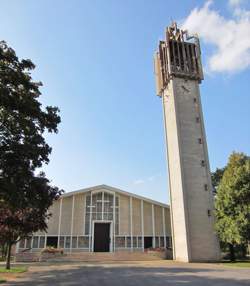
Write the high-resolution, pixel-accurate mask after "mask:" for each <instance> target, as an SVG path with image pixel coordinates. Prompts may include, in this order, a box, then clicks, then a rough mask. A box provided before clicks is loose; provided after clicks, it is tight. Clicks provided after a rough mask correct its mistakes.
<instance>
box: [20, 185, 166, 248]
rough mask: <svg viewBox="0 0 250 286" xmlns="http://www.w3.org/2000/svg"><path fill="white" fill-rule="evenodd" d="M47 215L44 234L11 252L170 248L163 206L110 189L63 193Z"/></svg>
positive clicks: (164, 207)
mask: <svg viewBox="0 0 250 286" xmlns="http://www.w3.org/2000/svg"><path fill="white" fill-rule="evenodd" d="M50 212H51V213H52V216H51V218H50V219H49V221H48V230H47V233H42V232H39V233H35V234H34V236H32V237H30V239H25V240H23V241H21V242H20V243H19V245H18V249H17V252H22V251H24V250H25V249H26V250H28V251H30V252H37V251H41V249H43V248H45V247H48V246H52V247H55V248H60V249H63V250H64V252H65V253H72V252H116V251H144V249H147V248H158V247H161V248H167V247H171V227H170V209H169V206H168V205H166V204H162V203H159V202H156V201H153V200H151V199H147V198H144V197H141V196H138V195H135V194H132V193H128V192H125V191H122V190H120V189H117V188H114V187H110V186H106V185H100V186H95V187H91V188H86V189H82V190H78V191H74V192H69V193H65V194H63V195H62V196H61V198H60V199H59V200H57V201H55V202H54V204H53V205H52V207H51V209H50Z"/></svg>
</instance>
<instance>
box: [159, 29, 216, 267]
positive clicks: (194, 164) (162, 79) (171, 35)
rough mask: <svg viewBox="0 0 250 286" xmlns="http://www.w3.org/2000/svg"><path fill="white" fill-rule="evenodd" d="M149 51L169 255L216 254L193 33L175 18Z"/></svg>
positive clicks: (209, 257) (195, 257)
mask: <svg viewBox="0 0 250 286" xmlns="http://www.w3.org/2000/svg"><path fill="white" fill-rule="evenodd" d="M165 37H166V38H165V40H164V41H160V42H159V48H158V51H157V52H156V53H155V55H154V64H155V76H156V89H157V95H158V96H159V97H161V98H162V104H163V112H164V115H163V116H164V125H165V131H166V145H167V157H168V171H169V187H170V200H171V223H172V239H173V255H174V259H175V260H178V261H184V262H192V261H214V260H218V259H220V250H219V244H218V240H217V236H216V233H215V230H214V215H213V208H214V206H213V194H212V184H211V177H210V167H209V161H208V151H207V143H206V134H205V130H204V122H203V115H202V107H201V100H200V91H199V83H201V81H202V80H203V72H202V65H201V56H200V45H199V39H198V37H197V36H192V37H189V36H188V33H187V31H182V30H180V29H178V28H177V25H176V23H173V24H172V25H171V26H170V27H167V29H166V34H165Z"/></svg>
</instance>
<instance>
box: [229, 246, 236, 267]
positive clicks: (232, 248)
mask: <svg viewBox="0 0 250 286" xmlns="http://www.w3.org/2000/svg"><path fill="white" fill-rule="evenodd" d="M229 251H230V260H231V261H232V262H234V261H235V253H234V246H233V244H231V243H229Z"/></svg>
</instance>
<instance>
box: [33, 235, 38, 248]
mask: <svg viewBox="0 0 250 286" xmlns="http://www.w3.org/2000/svg"><path fill="white" fill-rule="evenodd" d="M32 248H38V236H34V237H33V245H32Z"/></svg>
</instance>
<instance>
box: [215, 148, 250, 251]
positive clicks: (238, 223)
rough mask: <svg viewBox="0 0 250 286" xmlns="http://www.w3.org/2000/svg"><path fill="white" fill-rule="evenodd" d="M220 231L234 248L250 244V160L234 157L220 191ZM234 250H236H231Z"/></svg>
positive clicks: (239, 155) (225, 173)
mask: <svg viewBox="0 0 250 286" xmlns="http://www.w3.org/2000/svg"><path fill="white" fill-rule="evenodd" d="M215 208H216V218H217V222H216V229H217V232H218V234H219V237H220V240H221V241H222V242H224V243H227V244H229V245H230V246H231V248H232V247H233V246H234V245H239V244H247V243H248V241H249V240H250V158H249V157H248V156H247V155H245V154H243V153H235V152H234V153H233V154H232V155H231V156H230V157H229V162H228V164H227V167H226V169H225V171H224V174H223V176H222V179H221V181H220V183H219V186H218V188H217V194H216V200H215ZM231 250H232V249H231Z"/></svg>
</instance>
